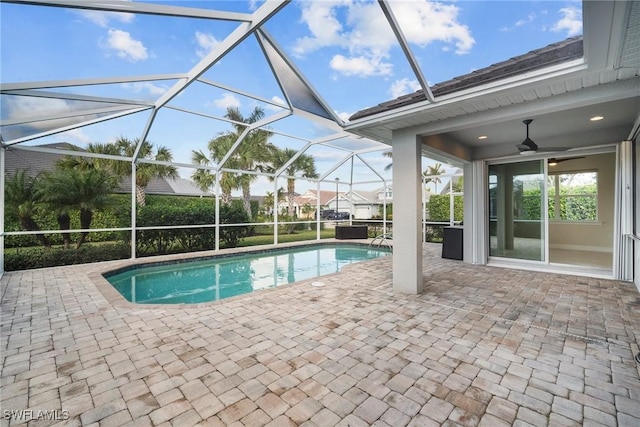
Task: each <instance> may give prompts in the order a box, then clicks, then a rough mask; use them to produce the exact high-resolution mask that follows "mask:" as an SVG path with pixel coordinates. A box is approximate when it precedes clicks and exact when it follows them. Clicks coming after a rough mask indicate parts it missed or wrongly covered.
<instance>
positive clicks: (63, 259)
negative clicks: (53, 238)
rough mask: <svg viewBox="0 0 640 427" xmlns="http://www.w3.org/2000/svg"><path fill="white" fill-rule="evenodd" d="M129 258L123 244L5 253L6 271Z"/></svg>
mask: <svg viewBox="0 0 640 427" xmlns="http://www.w3.org/2000/svg"><path fill="white" fill-rule="evenodd" d="M130 257H131V247H130V246H129V245H126V244H124V243H102V244H99V245H96V244H85V245H83V246H81V247H80V249H75V248H73V249H64V248H61V247H60V248H56V247H53V248H50V249H46V248H43V247H35V248H24V249H23V248H21V249H15V250H10V251H7V252H5V254H4V268H5V270H6V271H14V270H28V269H32V268H44V267H56V266H60V265H71V264H87V263H90V262H99V261H111V260H117V259H127V258H130Z"/></svg>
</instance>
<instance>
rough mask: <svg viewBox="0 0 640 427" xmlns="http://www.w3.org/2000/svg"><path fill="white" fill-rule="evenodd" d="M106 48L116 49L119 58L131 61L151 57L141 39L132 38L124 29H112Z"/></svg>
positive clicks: (104, 45)
mask: <svg viewBox="0 0 640 427" xmlns="http://www.w3.org/2000/svg"><path fill="white" fill-rule="evenodd" d="M103 47H104V48H105V49H110V50H115V51H116V55H118V57H119V58H122V59H126V60H128V61H131V62H137V61H143V60H145V59H147V58H148V57H149V54H148V53H147V48H146V47H145V46H144V44H142V42H141V41H139V40H135V39H133V38H131V34H129V33H128V32H126V31H122V30H114V29H110V30H109V31H108V37H107V41H106V43H104V44H103Z"/></svg>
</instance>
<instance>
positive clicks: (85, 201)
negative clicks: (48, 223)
mask: <svg viewBox="0 0 640 427" xmlns="http://www.w3.org/2000/svg"><path fill="white" fill-rule="evenodd" d="M116 187H117V180H116V178H115V177H114V176H113V175H112V174H111V173H109V172H107V171H106V170H102V169H92V168H88V169H84V170H83V169H80V168H74V169H62V168H58V169H57V170H55V171H54V172H52V173H50V174H47V175H46V176H45V178H44V179H43V181H42V186H41V187H40V189H39V191H38V193H39V196H40V197H41V199H42V200H43V201H44V202H45V203H47V204H49V206H50V207H51V209H52V210H53V211H54V212H56V214H57V217H58V223H59V225H60V229H61V230H69V229H70V228H71V217H70V213H71V212H72V211H75V210H78V211H79V212H80V228H81V229H89V228H91V221H92V220H93V212H94V211H95V210H96V209H100V208H103V207H104V206H106V205H107V204H108V195H109V194H110V193H111V192H112V191H113V190H114V189H115V188H116ZM87 234H88V232H86V231H83V232H81V233H80V237H79V238H78V241H77V242H76V248H79V247H80V246H82V244H83V243H84V242H85V240H86V237H87ZM62 235H63V241H64V245H65V247H66V248H68V247H69V246H70V244H71V236H70V234H69V233H67V232H63V233H62Z"/></svg>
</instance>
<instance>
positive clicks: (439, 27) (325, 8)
mask: <svg viewBox="0 0 640 427" xmlns="http://www.w3.org/2000/svg"><path fill="white" fill-rule="evenodd" d="M391 5H392V8H393V13H394V15H395V16H396V19H397V20H398V22H399V23H400V26H401V27H402V29H403V32H404V35H405V37H406V38H407V40H408V41H409V42H410V43H413V44H416V45H419V46H421V47H424V46H427V45H428V44H430V43H433V42H436V41H439V42H443V43H445V44H446V45H451V46H453V47H454V48H455V52H456V53H457V54H464V53H468V52H469V51H470V50H471V48H472V47H473V45H474V43H475V40H474V39H473V37H472V36H471V31H470V30H469V28H468V27H467V26H466V25H462V24H461V23H459V22H458V14H459V8H458V7H457V6H455V5H447V4H442V3H437V2H435V3H434V2H429V1H426V0H419V1H418V0H416V1H411V2H395V3H392V4H391ZM301 19H302V21H303V22H304V23H306V25H307V27H308V28H309V32H310V35H309V36H306V37H302V38H299V39H297V40H296V42H295V44H294V46H293V52H294V54H295V55H297V56H304V55H306V54H307V53H309V52H312V51H315V50H318V49H321V48H326V47H337V48H340V49H342V51H343V53H341V54H336V55H334V56H333V58H332V60H331V65H332V68H333V69H335V70H336V71H339V72H341V73H343V74H345V75H359V76H364V77H366V76H371V75H388V74H391V72H392V65H391V64H387V63H384V62H383V61H382V59H383V58H388V57H389V52H390V50H391V48H392V47H393V46H395V45H396V44H397V43H396V40H395V37H394V35H393V32H392V31H391V28H390V27H389V24H388V23H387V21H386V19H385V17H384V14H383V13H382V12H381V10H380V7H379V6H378V4H377V3H375V2H372V3H364V2H359V1H353V0H333V1H321V2H305V3H303V6H302V18H301Z"/></svg>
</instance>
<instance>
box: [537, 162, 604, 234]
mask: <svg viewBox="0 0 640 427" xmlns="http://www.w3.org/2000/svg"><path fill="white" fill-rule="evenodd" d="M548 189H549V219H550V220H554V221H577V222H581V221H597V220H598V172H572V173H567V172H565V173H557V174H549V181H548Z"/></svg>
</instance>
